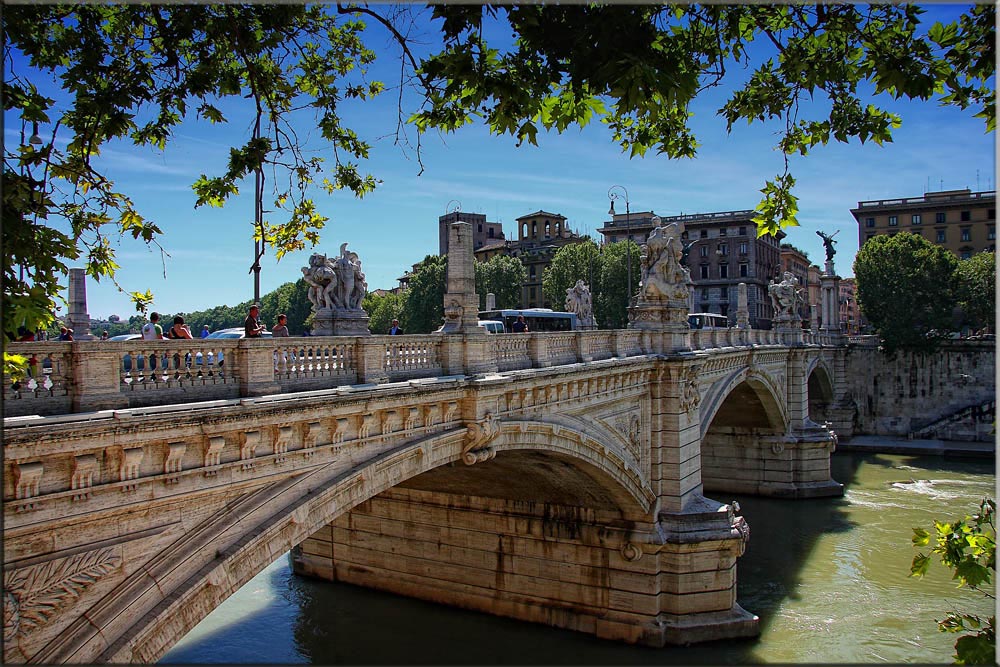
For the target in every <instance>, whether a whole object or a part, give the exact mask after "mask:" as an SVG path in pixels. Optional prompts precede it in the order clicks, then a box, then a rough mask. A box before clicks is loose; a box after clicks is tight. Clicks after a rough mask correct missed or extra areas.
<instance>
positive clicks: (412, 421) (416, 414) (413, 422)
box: [403, 408, 420, 431]
mask: <svg viewBox="0 0 1000 667" xmlns="http://www.w3.org/2000/svg"><path fill="white" fill-rule="evenodd" d="M419 426H420V408H410V409H409V410H408V411H407V413H406V421H404V422H403V430H405V431H412V430H413V429H415V428H418V427H419Z"/></svg>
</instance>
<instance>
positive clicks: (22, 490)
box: [14, 461, 44, 512]
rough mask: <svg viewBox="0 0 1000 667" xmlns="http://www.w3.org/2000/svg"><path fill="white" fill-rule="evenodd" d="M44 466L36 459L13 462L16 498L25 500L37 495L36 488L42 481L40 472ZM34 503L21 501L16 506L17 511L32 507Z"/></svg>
mask: <svg viewBox="0 0 1000 667" xmlns="http://www.w3.org/2000/svg"><path fill="white" fill-rule="evenodd" d="M43 471H44V468H43V467H42V464H41V463H40V462H38V461H32V462H31V463H15V464H14V479H15V482H14V483H15V488H14V497H15V498H16V499H17V500H27V499H29V498H34V497H36V496H38V488H39V485H40V482H41V481H42V472H43ZM34 507H35V503H31V502H27V503H21V504H20V505H18V506H17V511H19V512H23V511H26V510H30V509H34Z"/></svg>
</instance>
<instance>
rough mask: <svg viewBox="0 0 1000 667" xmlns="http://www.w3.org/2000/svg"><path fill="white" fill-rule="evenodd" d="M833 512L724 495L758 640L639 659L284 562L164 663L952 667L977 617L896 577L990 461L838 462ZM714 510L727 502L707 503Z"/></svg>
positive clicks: (988, 470) (643, 654) (988, 482)
mask: <svg viewBox="0 0 1000 667" xmlns="http://www.w3.org/2000/svg"><path fill="white" fill-rule="evenodd" d="M833 464H834V475H833V476H834V478H835V479H836V480H838V481H840V482H843V483H844V484H845V487H846V489H847V492H846V494H845V496H844V498H838V499H825V500H806V501H779V500H768V499H763V498H755V497H749V496H748V497H742V496H736V498H735V499H737V500H739V502H740V505H741V506H742V513H743V515H744V516H745V517H746V518H747V521H748V522H749V523H750V530H751V533H750V544H749V546H748V548H747V552H746V554H745V555H744V556H743V557H742V558H741V559H740V560H739V563H738V567H739V602H740V604H741V605H742V606H743V607H744V608H745V609H747V610H749V611H752V612H753V613H756V614H757V615H759V616H760V618H761V628H762V632H761V635H760V637H758V638H755V639H749V640H739V641H727V642H715V643H710V644H700V645H695V646H690V647H666V648H663V649H651V648H644V647H636V646H626V645H622V644H618V643H614V642H607V641H603V640H598V639H595V638H592V637H590V636H588V635H583V634H580V633H576V632H569V631H564V630H557V629H552V628H548V627H543V626H538V625H534V624H529V623H522V622H519V621H514V620H510V619H503V618H497V617H493V616H489V615H486V614H478V613H472V612H467V611H461V610H456V609H451V608H448V607H443V606H439V605H435V604H430V603H425V602H421V601H418V600H411V599H409V598H404V597H397V596H395V595H390V594H386V593H380V592H377V591H370V590H367V589H363V588H357V587H354V586H349V585H345V584H332V583H327V582H320V581H315V580H311V579H306V578H303V577H298V576H295V575H292V574H291V571H290V569H289V567H288V563H287V559H286V558H281V559H279V560H278V561H276V562H275V563H273V564H272V565H271V566H270V567H268V568H267V569H265V570H264V571H263V572H261V573H260V574H259V575H258V576H257V577H255V578H254V579H253V580H251V581H250V582H249V583H248V584H247V585H246V586H244V587H243V588H242V589H240V590H239V591H238V592H237V593H236V594H235V595H233V596H232V597H231V598H230V599H229V600H227V601H226V602H225V603H224V604H223V605H222V606H221V607H219V608H218V609H217V610H215V611H214V612H213V613H212V614H211V615H209V616H208V617H207V618H206V619H205V620H204V621H202V623H201V624H199V625H198V626H197V627H196V628H194V629H193V630H192V631H191V632H190V633H189V634H188V635H187V636H186V637H185V638H184V639H183V640H182V641H181V642H179V643H178V644H177V645H176V646H175V647H174V648H173V649H172V650H171V651H170V652H169V653H168V654H167V655H165V656H164V658H163V660H162V662H164V663H171V662H173V663H198V662H214V663H229V664H233V663H314V664H338V663H339V664H362V663H368V664H373V663H381V664H503V663H506V664H565V665H580V664H618V665H626V664H650V665H654V664H736V663H747V662H751V663H754V662H756V663H775V662H783V663H791V662H825V663H831V662H868V663H877V662H889V663H898V662H924V663H928V662H933V663H946V662H950V661H951V655H952V652H953V649H952V646H953V644H954V641H955V638H956V636H955V635H947V634H944V633H940V632H938V631H937V625H936V623H935V619H938V618H941V617H943V616H944V614H945V613H946V612H947V611H948V610H949V609H952V608H961V609H963V610H970V611H976V612H978V613H985V614H987V615H988V614H989V612H990V611H991V609H992V605H990V604H989V603H988V602H987V601H986V600H984V599H983V598H982V597H981V596H978V595H976V594H973V593H969V592H966V591H965V590H960V589H956V588H955V585H954V583H953V582H952V581H951V580H950V579H949V577H948V574H947V571H946V570H945V569H944V568H943V567H942V566H940V565H939V564H938V563H935V565H934V566H933V567H932V572H931V575H930V576H928V577H925V578H924V579H923V580H916V579H912V578H909V577H908V576H907V574H908V572H909V566H910V561H911V559H912V558H913V555H914V553H916V550H915V549H913V547H912V546H911V545H910V537H911V535H912V528H913V527H916V526H921V527H926V528H930V527H931V526H932V522H933V520H934V519H935V518H938V519H953V518H960V517H962V516H964V515H965V514H968V513H971V512H972V511H973V510H974V509H975V508H976V507H977V506H978V502H979V500H980V499H981V498H982V496H984V495H987V494H989V495H992V494H994V490H995V472H994V462H993V460H992V459H990V460H972V459H947V458H942V457H909V456H900V455H873V454H854V453H838V454H835V455H834V461H833ZM715 497H717V498H718V499H719V500H724V501H728V500H731V498H724V497H720V496H718V494H715Z"/></svg>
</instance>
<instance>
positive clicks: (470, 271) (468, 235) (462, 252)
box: [441, 222, 486, 334]
mask: <svg viewBox="0 0 1000 667" xmlns="http://www.w3.org/2000/svg"><path fill="white" fill-rule="evenodd" d="M475 263H476V260H475V258H474V257H473V255H472V225H470V224H469V223H467V222H455V223H452V225H451V227H450V229H449V230H448V270H447V271H448V272H447V277H446V282H445V292H444V327H443V328H442V329H441V331H442V333H446V334H454V333H465V334H467V333H483V334H485V333H486V330H485V329H483V328H482V327H480V326H479V295H478V294H476V266H475Z"/></svg>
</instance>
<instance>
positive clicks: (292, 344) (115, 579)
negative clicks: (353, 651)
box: [4, 329, 850, 663]
mask: <svg viewBox="0 0 1000 667" xmlns="http://www.w3.org/2000/svg"><path fill="white" fill-rule="evenodd" d="M657 335H658V334H657V333H656V332H649V331H636V330H624V331H591V332H568V333H558V334H556V333H551V334H544V333H534V334H528V335H518V334H510V335H498V336H492V335H491V336H488V335H486V334H482V335H474V334H468V333H462V334H454V335H442V334H437V335H430V336H403V337H391V338H390V337H381V336H371V337H365V338H342V337H329V338H320V339H315V340H310V339H286V340H284V341H280V340H273V341H268V340H263V341H261V340H244V341H236V342H229V341H223V342H222V343H219V342H216V343H214V344H213V343H211V342H209V341H157V342H152V343H150V342H143V341H135V342H129V343H96V342H95V343H91V342H74V343H35V344H32V343H15V344H12V345H11V349H12V351H14V352H19V351H20V352H23V353H24V354H25V355H26V356H29V357H32V356H33V357H34V360H35V361H34V363H33V365H32V369H33V375H32V378H30V379H29V380H28V381H24V382H22V383H20V385H19V386H17V387H13V386H11V384H10V383H9V382H8V383H7V385H6V386H5V391H6V396H7V397H8V400H7V401H6V402H5V405H4V410H5V423H4V427H5V434H4V435H5V438H4V473H5V474H4V520H5V534H4V601H5V605H4V609H5V613H4V639H5V642H4V645H5V649H4V658H5V660H6V661H7V662H22V661H27V662H32V663H58V662H143V663H150V662H155V661H156V660H157V659H158V658H159V657H160V656H162V655H163V654H164V653H165V652H166V651H167V650H168V649H169V648H170V646H171V645H172V644H173V643H175V642H176V641H177V640H179V639H180V638H181V637H182V636H183V635H184V634H185V633H186V632H187V631H188V630H190V629H191V628H192V627H193V626H194V625H195V624H197V623H198V621H200V620H201V619H202V618H204V617H205V616H206V615H207V614H208V613H209V612H210V611H211V610H212V609H214V608H215V607H216V606H218V605H219V604H220V603H221V602H222V601H223V600H225V599H226V597H228V596H229V595H230V594H231V593H233V592H234V591H236V590H237V589H238V588H239V587H240V586H242V585H243V584H245V583H246V582H247V581H248V580H249V579H250V578H251V577H253V576H254V575H255V574H257V573H258V572H260V571H261V570H262V569H263V568H264V567H265V566H266V565H268V564H269V563H271V562H273V561H274V560H275V559H276V558H278V557H279V556H280V555H281V554H283V553H285V552H287V551H289V550H291V551H292V553H293V561H294V566H295V569H296V570H297V571H298V572H301V573H303V574H309V575H312V576H319V577H325V578H328V579H336V580H342V581H350V582H355V583H359V584H363V585H368V586H374V587H378V588H382V589H385V590H390V591H395V592H398V593H403V594H407V595H414V596H417V597H422V598H425V599H429V600H434V601H438V602H443V603H448V604H454V605H457V606H460V607H464V608H469V609H479V610H483V611H488V612H491V613H496V614H502V615H507V616H512V617H515V618H521V619H526V620H530V621H537V622H541V623H547V624H550V625H554V626H559V627H565V628H571V629H576V630H580V631H584V632H590V633H593V634H595V635H597V636H600V637H606V638H611V639H618V640H622V641H627V642H637V643H645V644H651V645H663V644H664V643H667V642H671V643H686V642H692V641H701V640H708V639H718V638H725V637H737V636H746V635H752V634H755V633H756V632H757V623H758V621H757V617H756V616H754V615H753V614H752V613H749V612H747V611H745V610H743V609H742V608H741V607H740V606H739V605H738V604H737V603H736V560H737V558H738V557H739V556H740V555H741V554H742V553H743V550H744V547H745V543H746V541H747V539H748V537H749V529H748V527H747V525H746V522H745V521H744V520H743V519H742V518H741V517H739V516H738V515H737V513H736V512H734V509H733V507H731V506H730V505H727V504H724V503H720V502H717V501H714V500H711V499H710V498H708V497H707V496H705V495H704V494H705V493H706V492H709V493H716V494H721V495H722V497H725V494H726V493H735V492H739V493H751V494H762V495H775V496H783V497H789V498H799V497H811V496H823V495H838V494H840V493H842V487H841V485H840V484H838V483H837V482H835V481H834V480H832V479H831V477H830V453H831V452H832V451H833V449H834V446H835V442H836V436H835V434H834V430H835V429H838V428H844V429H846V428H849V427H850V415H849V414H847V413H846V412H845V411H844V410H843V409H841V408H840V407H839V405H840V402H841V399H842V398H843V395H844V391H845V389H844V386H845V384H844V378H843V348H842V347H841V346H839V345H838V344H837V343H839V342H840V341H839V339H837V338H821V337H819V336H813V335H812V334H810V333H809V332H802V331H801V330H799V331H787V330H786V331H785V332H783V333H782V332H780V331H779V332H774V331H754V330H737V329H732V330H728V331H725V330H724V331H715V332H691V333H690V334H687V335H686V338H685V339H684V340H685V345H684V346H683V347H684V348H685V349H674V350H668V351H664V348H663V345H661V344H660V343H659V342H658V338H657ZM674 340H677V338H676V335H675V337H674ZM140 357H142V358H143V359H144V360H146V361H148V360H152V359H154V358H156V359H159V360H160V361H159V362H158V363H157V364H156V366H157V368H156V369H155V370H154V369H152V368H140V367H139V366H140V364H139V362H138V360H139V358H140ZM220 357H224V363H219V360H220ZM126 359H127V361H126ZM192 360H194V362H193V363H192ZM145 365H146V366H152V364H145ZM824 422H825V425H824V426H820V425H818V424H819V423H824ZM831 424H832V428H831Z"/></svg>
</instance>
